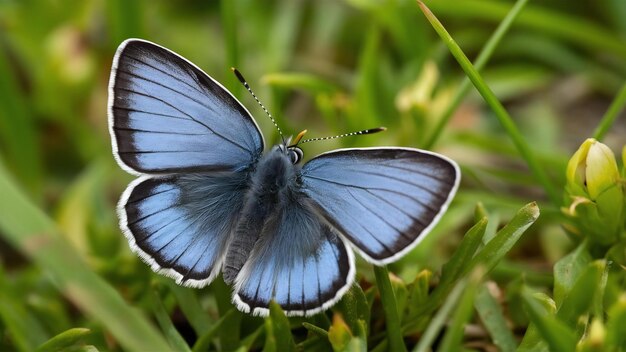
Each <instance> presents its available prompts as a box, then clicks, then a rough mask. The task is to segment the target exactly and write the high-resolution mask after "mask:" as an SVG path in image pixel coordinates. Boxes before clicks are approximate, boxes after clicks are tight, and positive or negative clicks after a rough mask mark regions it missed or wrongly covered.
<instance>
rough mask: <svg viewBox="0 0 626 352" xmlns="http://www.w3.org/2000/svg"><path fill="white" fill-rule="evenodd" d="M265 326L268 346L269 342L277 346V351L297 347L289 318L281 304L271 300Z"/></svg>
mask: <svg viewBox="0 0 626 352" xmlns="http://www.w3.org/2000/svg"><path fill="white" fill-rule="evenodd" d="M265 328H266V330H265V337H266V344H265V346H266V348H267V346H268V344H269V345H271V346H275V347H276V351H280V352H282V351H285V352H287V351H294V350H295V349H296V345H295V344H294V342H293V337H292V336H291V326H290V325H289V319H287V316H286V315H285V312H284V311H283V310H282V308H281V307H280V305H278V303H276V302H274V301H271V302H270V316H269V318H268V319H266V320H265Z"/></svg>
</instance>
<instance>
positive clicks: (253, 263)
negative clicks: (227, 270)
mask: <svg viewBox="0 0 626 352" xmlns="http://www.w3.org/2000/svg"><path fill="white" fill-rule="evenodd" d="M280 213H281V215H279V220H278V221H277V223H278V224H277V225H276V228H275V229H274V231H271V232H268V233H267V234H265V235H263V236H262V237H261V239H259V241H258V242H257V244H256V245H255V248H254V249H253V251H252V253H251V254H250V257H249V259H248V261H246V263H245V265H244V266H243V268H242V270H241V271H240V273H239V275H238V276H237V278H236V279H235V295H234V302H235V303H236V304H237V306H238V308H239V309H240V310H242V311H244V312H249V313H252V314H255V315H263V316H264V315H267V314H268V306H269V302H270V300H272V299H273V300H275V301H276V302H277V303H278V304H280V306H281V307H282V308H283V309H284V310H285V312H286V313H287V314H288V315H312V314H315V313H317V312H320V311H322V310H324V309H327V308H328V307H330V306H331V305H332V304H334V303H335V302H336V301H337V300H338V299H339V298H340V297H341V296H342V295H343V293H344V292H345V291H346V290H347V289H348V288H349V286H350V284H351V283H352V280H353V277H354V258H353V253H352V251H351V250H350V248H348V247H347V246H346V244H345V242H344V241H343V240H342V239H341V237H340V236H338V234H337V233H336V232H335V231H334V230H332V229H331V228H330V227H329V226H328V225H327V224H326V223H325V222H324V221H323V220H322V219H321V218H320V217H319V216H318V215H317V214H316V213H315V208H314V207H313V206H312V205H311V202H310V200H308V199H307V198H306V197H305V196H302V198H301V199H299V200H298V201H293V202H292V203H291V204H289V205H287V206H285V208H284V209H283V210H282V212H280Z"/></svg>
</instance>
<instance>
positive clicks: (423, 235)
mask: <svg viewBox="0 0 626 352" xmlns="http://www.w3.org/2000/svg"><path fill="white" fill-rule="evenodd" d="M381 149H382V150H404V151H411V152H418V153H422V154H428V155H432V156H435V157H438V158H441V159H443V160H445V161H447V162H448V163H449V164H450V165H452V166H453V168H454V170H455V181H454V185H453V186H452V188H451V190H450V193H449V194H448V198H447V199H446V200H445V202H444V203H443V205H442V206H441V208H440V209H439V212H438V213H437V215H435V217H434V218H433V220H432V221H431V222H430V224H428V226H426V228H424V230H422V232H421V233H420V235H419V236H417V237H416V239H415V240H413V242H411V243H410V244H409V245H407V246H406V247H405V248H403V249H402V250H400V251H398V252H396V254H394V255H392V256H390V257H387V258H384V259H381V260H377V259H374V258H372V257H370V256H369V255H368V254H367V253H365V252H364V251H362V250H361V249H360V248H359V247H357V246H356V245H354V244H353V243H352V242H351V241H350V240H349V238H348V236H346V235H345V234H344V231H342V230H341V228H340V227H339V228H338V227H336V224H337V222H336V221H335V220H334V219H333V217H332V214H327V212H326V211H324V209H323V208H322V207H321V206H320V205H318V207H319V209H318V210H319V212H320V214H321V216H323V217H324V218H325V219H326V221H328V222H329V223H330V224H331V225H332V226H333V228H335V230H336V231H337V232H338V233H340V234H341V237H343V238H344V239H345V240H346V241H347V242H348V243H350V245H351V247H352V248H353V249H354V250H355V251H357V253H359V255H361V257H363V258H364V259H365V260H366V261H367V262H369V263H372V264H374V265H377V266H383V265H387V264H389V263H393V262H395V261H398V260H399V259H400V258H402V257H403V256H405V255H406V254H407V253H409V252H410V251H411V250H413V249H414V248H415V247H416V246H417V245H418V244H419V243H420V242H421V241H422V240H423V239H424V238H426V236H427V235H428V233H429V232H430V231H431V230H432V229H433V227H435V225H437V223H439V220H441V217H442V216H443V214H445V213H446V210H448V206H449V205H450V202H452V199H454V196H455V195H456V192H457V190H458V188H459V184H460V182H461V170H460V168H459V165H458V164H457V163H456V162H455V161H454V160H452V159H450V158H448V157H447V156H445V155H441V154H439V153H435V152H431V151H428V150H422V149H417V148H405V147H369V148H342V149H335V150H331V151H328V152H325V153H322V154H320V155H317V156H315V157H314V158H312V159H310V160H309V161H308V162H307V163H305V164H304V165H303V167H302V168H303V170H304V168H305V167H306V165H307V164H308V163H310V162H311V161H313V160H315V159H318V158H322V157H324V156H328V155H332V154H338V153H345V152H349V151H355V150H365V151H367V150H381ZM303 177H306V175H303ZM311 199H313V201H314V202H315V203H317V201H315V199H314V198H311Z"/></svg>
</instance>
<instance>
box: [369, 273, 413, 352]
mask: <svg viewBox="0 0 626 352" xmlns="http://www.w3.org/2000/svg"><path fill="white" fill-rule="evenodd" d="M374 274H375V275H376V284H377V286H378V290H379V291H380V300H381V303H382V305H383V311H384V312H385V318H386V320H387V338H388V340H389V348H390V349H391V350H393V351H399V352H400V351H406V346H405V345H404V340H403V338H402V328H401V326H400V318H399V316H398V305H397V302H396V297H395V294H394V292H393V288H392V286H391V281H390V280H389V272H388V271H387V267H386V266H374Z"/></svg>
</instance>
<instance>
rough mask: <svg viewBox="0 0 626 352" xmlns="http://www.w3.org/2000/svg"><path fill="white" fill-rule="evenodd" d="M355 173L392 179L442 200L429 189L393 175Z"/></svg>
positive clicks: (368, 172)
mask: <svg viewBox="0 0 626 352" xmlns="http://www.w3.org/2000/svg"><path fill="white" fill-rule="evenodd" d="M357 172H361V173H364V174H369V175H376V176H382V177H388V178H391V179H394V180H396V181H399V182H402V183H406V184H408V185H411V186H415V187H416V188H419V189H423V190H424V191H426V192H427V193H430V194H432V195H434V196H436V197H438V198H442V197H441V195H440V194H437V193H436V192H434V191H432V190H431V189H429V188H427V187H424V186H422V185H420V184H417V183H413V182H410V181H409V180H404V179H401V178H399V177H395V176H393V175H389V174H383V173H378V172H373V171H364V170H357Z"/></svg>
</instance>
